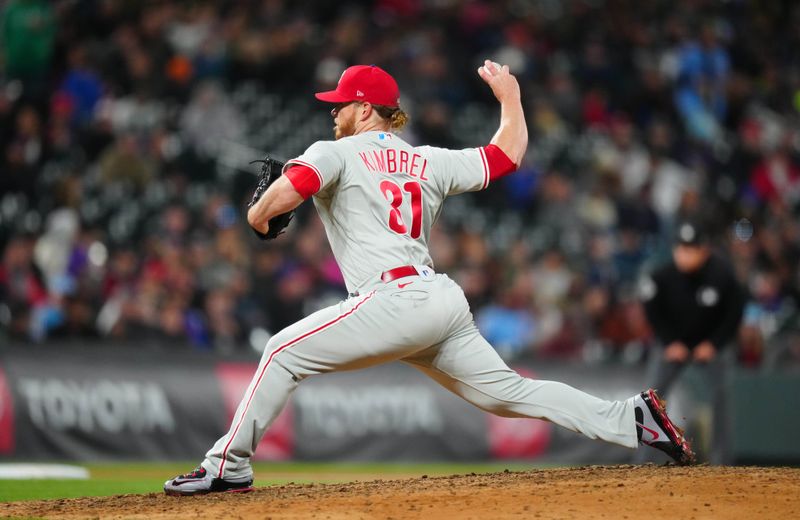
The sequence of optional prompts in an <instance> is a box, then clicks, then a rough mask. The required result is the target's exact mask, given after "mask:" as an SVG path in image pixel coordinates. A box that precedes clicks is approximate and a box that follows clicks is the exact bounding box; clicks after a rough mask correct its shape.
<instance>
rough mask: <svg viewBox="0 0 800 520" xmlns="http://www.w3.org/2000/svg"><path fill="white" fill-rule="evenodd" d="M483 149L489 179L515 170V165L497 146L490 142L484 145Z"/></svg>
mask: <svg viewBox="0 0 800 520" xmlns="http://www.w3.org/2000/svg"><path fill="white" fill-rule="evenodd" d="M483 150H484V153H485V155H486V159H485V161H486V162H487V163H488V164H489V179H491V180H495V179H499V178H501V177H505V176H506V175H508V174H509V173H513V172H515V171H517V165H516V164H514V161H512V160H511V159H510V158H509V157H508V155H506V153H505V152H504V151H503V149H502V148H500V147H499V146H497V145H495V144H490V145H486V146H485V147H484V148H483ZM487 184H488V181H487Z"/></svg>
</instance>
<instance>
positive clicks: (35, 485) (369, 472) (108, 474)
mask: <svg viewBox="0 0 800 520" xmlns="http://www.w3.org/2000/svg"><path fill="white" fill-rule="evenodd" d="M84 466H85V467H87V468H88V469H89V472H90V478H89V479H87V480H58V479H41V480H0V502H11V501H16V500H42V499H51V498H76V497H85V496H109V495H122V494H129V493H160V492H161V488H162V486H163V485H164V481H165V480H167V479H168V478H170V477H173V476H175V475H177V474H179V473H186V472H187V471H190V470H191V469H192V467H193V464H191V463H186V464H174V463H171V464H148V463H130V464H117V463H113V464H111V463H109V464H88V465H84ZM530 468H531V465H530V464H525V463H489V464H486V463H475V464H452V463H430V464H424V463H419V464H388V463H317V462H274V463H269V462H260V463H255V464H254V465H253V469H254V471H255V479H256V486H269V485H274V484H286V483H289V482H294V483H297V484H299V483H309V482H317V483H337V482H350V481H353V480H374V479H381V478H382V479H387V478H405V477H419V476H422V475H428V476H431V477H433V476H438V475H453V474H458V473H461V474H463V473H471V472H475V473H491V472H496V471H503V470H504V469H509V470H512V471H521V470H525V469H530Z"/></svg>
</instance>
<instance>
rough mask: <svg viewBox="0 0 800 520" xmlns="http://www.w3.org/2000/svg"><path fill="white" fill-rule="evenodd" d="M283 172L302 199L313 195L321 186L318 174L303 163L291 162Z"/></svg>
mask: <svg viewBox="0 0 800 520" xmlns="http://www.w3.org/2000/svg"><path fill="white" fill-rule="evenodd" d="M283 174H284V175H285V176H286V178H287V179H289V182H291V183H292V186H294V189H295V190H296V191H297V193H299V194H300V196H301V197H303V200H305V199H308V198H309V197H310V196H312V195H314V194H315V193H316V192H318V191H319V189H320V188H321V187H322V183H321V182H320V180H319V174H318V173H317V172H315V171H314V170H312V169H311V168H309V167H308V166H306V165H304V164H292V165H291V166H289V168H287V169H286V171H285V172H283Z"/></svg>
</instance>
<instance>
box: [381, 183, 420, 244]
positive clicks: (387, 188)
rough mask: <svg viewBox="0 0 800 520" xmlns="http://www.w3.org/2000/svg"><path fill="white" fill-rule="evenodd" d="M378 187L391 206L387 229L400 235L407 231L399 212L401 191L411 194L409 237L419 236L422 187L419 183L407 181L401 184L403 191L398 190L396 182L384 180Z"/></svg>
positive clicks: (401, 197) (401, 201)
mask: <svg viewBox="0 0 800 520" xmlns="http://www.w3.org/2000/svg"><path fill="white" fill-rule="evenodd" d="M380 188H381V193H383V196H384V197H386V200H387V201H388V202H389V204H391V206H392V208H391V210H389V229H391V230H392V231H394V232H395V233H397V234H400V235H405V234H406V233H408V226H407V225H406V223H405V221H403V214H402V213H401V212H400V205H401V204H402V203H403V191H405V192H406V193H408V194H409V195H411V238H419V235H420V233H421V232H422V188H421V187H420V185H419V183H418V182H415V181H409V182H407V183H405V184H403V191H400V186H398V185H397V183H395V182H393V181H388V180H385V181H382V182H381V185H380Z"/></svg>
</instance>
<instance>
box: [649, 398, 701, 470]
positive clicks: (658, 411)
mask: <svg viewBox="0 0 800 520" xmlns="http://www.w3.org/2000/svg"><path fill="white" fill-rule="evenodd" d="M639 397H640V398H641V401H642V402H643V406H638V405H637V406H636V408H635V414H636V432H637V433H638V435H639V442H640V443H642V444H646V445H648V446H652V447H653V448H656V449H658V450H661V451H663V452H664V453H666V454H667V455H669V456H670V457H672V459H673V460H674V461H675V462H676V463H678V464H680V465H681V466H688V465H690V464H694V463H695V461H696V458H695V455H694V452H693V451H692V447H691V445H690V444H689V441H688V440H686V438H685V437H684V435H683V430H682V429H680V428H678V427H677V426H675V424H674V423H673V422H672V421H671V420H670V418H669V416H668V415H667V406H666V403H665V402H664V400H663V399H661V398H660V397H659V396H658V394H657V393H656V391H655V390H653V389H652V388H651V389H650V390H646V391H644V392H642V393H641V394H640V396H639Z"/></svg>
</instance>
